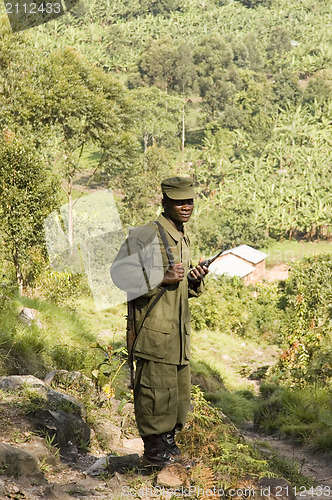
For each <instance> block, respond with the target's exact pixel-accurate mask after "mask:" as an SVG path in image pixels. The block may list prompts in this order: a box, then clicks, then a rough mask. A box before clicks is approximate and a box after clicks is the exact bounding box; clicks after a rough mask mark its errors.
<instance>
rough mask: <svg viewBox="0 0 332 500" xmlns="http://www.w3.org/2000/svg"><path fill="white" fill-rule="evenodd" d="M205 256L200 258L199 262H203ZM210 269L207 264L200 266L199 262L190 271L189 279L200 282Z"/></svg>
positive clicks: (192, 281)
mask: <svg viewBox="0 0 332 500" xmlns="http://www.w3.org/2000/svg"><path fill="white" fill-rule="evenodd" d="M203 260H204V259H203V257H201V258H200V261H199V262H202V261H203ZM208 272H209V269H208V268H207V267H206V266H200V265H199V264H198V265H197V266H196V267H193V268H192V269H191V270H190V273H189V276H190V278H189V280H190V282H191V283H200V282H201V281H202V280H203V278H204V277H205V276H206V275H207V274H208Z"/></svg>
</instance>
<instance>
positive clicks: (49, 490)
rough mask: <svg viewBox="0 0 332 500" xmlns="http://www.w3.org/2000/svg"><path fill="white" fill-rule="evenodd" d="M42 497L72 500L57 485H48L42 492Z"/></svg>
mask: <svg viewBox="0 0 332 500" xmlns="http://www.w3.org/2000/svg"><path fill="white" fill-rule="evenodd" d="M44 497H45V498H51V499H58V500H72V498H73V497H71V496H70V495H68V494H67V493H66V492H65V490H64V489H63V488H61V486H59V485H58V484H48V485H47V486H46V488H45V491H44Z"/></svg>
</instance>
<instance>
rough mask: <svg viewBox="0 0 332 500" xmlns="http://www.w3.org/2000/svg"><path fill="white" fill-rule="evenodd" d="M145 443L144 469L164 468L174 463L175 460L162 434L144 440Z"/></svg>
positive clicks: (146, 437)
mask: <svg viewBox="0 0 332 500" xmlns="http://www.w3.org/2000/svg"><path fill="white" fill-rule="evenodd" d="M142 439H143V441H144V454H143V458H142V465H143V466H144V467H158V468H163V467H166V465H170V464H172V463H174V460H173V458H172V456H171V454H170V453H169V451H168V450H167V448H166V445H165V442H164V441H163V439H162V434H152V435H151V436H145V437H143V438H142Z"/></svg>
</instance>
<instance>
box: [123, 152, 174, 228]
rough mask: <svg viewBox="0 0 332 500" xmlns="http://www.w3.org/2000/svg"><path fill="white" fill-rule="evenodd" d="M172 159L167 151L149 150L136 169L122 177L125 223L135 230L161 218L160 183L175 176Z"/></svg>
mask: <svg viewBox="0 0 332 500" xmlns="http://www.w3.org/2000/svg"><path fill="white" fill-rule="evenodd" d="M170 163H171V157H170V155H169V153H168V152H167V150H166V149H165V148H164V147H160V148H158V147H157V146H152V147H149V148H148V149H147V152H146V155H145V157H144V158H141V159H140V161H138V162H137V163H136V164H135V165H134V166H133V168H132V169H130V170H128V171H127V172H125V173H124V174H123V175H122V176H121V191H122V193H123V194H124V197H123V199H122V200H121V201H122V203H121V213H122V220H124V222H125V223H128V224H130V225H131V226H133V225H136V224H144V223H146V221H147V220H149V219H151V218H155V217H156V216H157V211H158V208H159V207H160V200H161V192H160V180H161V179H163V178H165V177H170V176H171V175H172V173H173V172H172V168H170Z"/></svg>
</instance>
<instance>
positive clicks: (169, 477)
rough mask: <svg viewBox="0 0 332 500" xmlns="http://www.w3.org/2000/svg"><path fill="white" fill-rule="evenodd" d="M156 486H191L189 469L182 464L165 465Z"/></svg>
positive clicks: (158, 476)
mask: <svg viewBox="0 0 332 500" xmlns="http://www.w3.org/2000/svg"><path fill="white" fill-rule="evenodd" d="M156 486H162V487H164V488H181V487H182V486H183V487H184V488H188V487H189V478H188V473H187V469H185V467H184V466H183V465H181V464H171V465H168V466H167V467H164V468H163V469H162V470H161V471H160V472H159V473H158V475H157V478H156Z"/></svg>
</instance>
